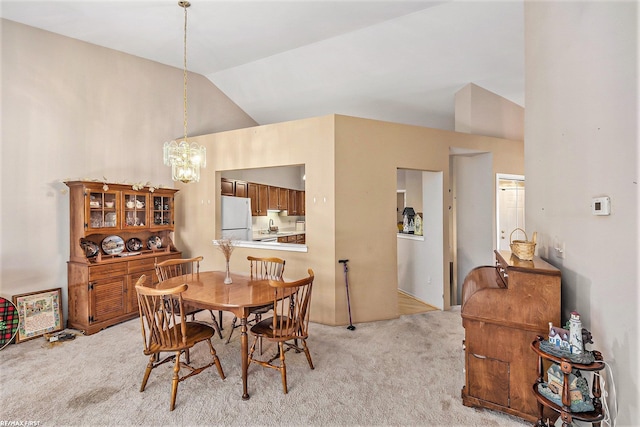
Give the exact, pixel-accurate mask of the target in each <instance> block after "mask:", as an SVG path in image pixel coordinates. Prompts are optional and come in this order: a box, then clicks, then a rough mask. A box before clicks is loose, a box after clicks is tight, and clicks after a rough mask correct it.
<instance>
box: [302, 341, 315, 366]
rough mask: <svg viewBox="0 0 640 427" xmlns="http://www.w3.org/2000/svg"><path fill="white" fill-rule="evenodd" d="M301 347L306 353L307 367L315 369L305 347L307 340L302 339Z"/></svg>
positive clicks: (307, 348)
mask: <svg viewBox="0 0 640 427" xmlns="http://www.w3.org/2000/svg"><path fill="white" fill-rule="evenodd" d="M302 348H303V349H304V354H306V355H307V362H309V367H310V368H311V369H315V368H314V367H313V362H312V361H311V353H309V347H307V340H302Z"/></svg>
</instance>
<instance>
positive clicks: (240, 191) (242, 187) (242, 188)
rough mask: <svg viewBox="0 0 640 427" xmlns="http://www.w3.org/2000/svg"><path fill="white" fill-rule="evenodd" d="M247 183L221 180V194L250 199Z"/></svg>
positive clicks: (226, 179) (227, 179)
mask: <svg viewBox="0 0 640 427" xmlns="http://www.w3.org/2000/svg"><path fill="white" fill-rule="evenodd" d="M247 184H248V183H247V182H245V181H239V180H236V179H229V178H221V179H220V194H221V195H223V196H233V197H249V195H248V194H249V193H248V189H247Z"/></svg>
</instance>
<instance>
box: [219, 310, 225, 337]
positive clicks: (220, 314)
mask: <svg viewBox="0 0 640 427" xmlns="http://www.w3.org/2000/svg"><path fill="white" fill-rule="evenodd" d="M218 319H220V330H221V331H223V330H224V327H223V326H222V310H218ZM220 338H222V337H220Z"/></svg>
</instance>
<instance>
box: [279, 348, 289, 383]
mask: <svg viewBox="0 0 640 427" xmlns="http://www.w3.org/2000/svg"><path fill="white" fill-rule="evenodd" d="M278 347H280V373H281V374H282V388H283V389H284V394H287V365H285V363H284V343H283V342H282V341H280V342H279V343H278Z"/></svg>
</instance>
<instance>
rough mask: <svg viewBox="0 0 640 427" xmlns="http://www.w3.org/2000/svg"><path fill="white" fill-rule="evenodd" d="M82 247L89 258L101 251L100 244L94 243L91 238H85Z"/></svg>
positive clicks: (81, 243) (81, 242)
mask: <svg viewBox="0 0 640 427" xmlns="http://www.w3.org/2000/svg"><path fill="white" fill-rule="evenodd" d="M80 247H81V248H82V249H83V250H84V254H85V256H86V257H87V258H93V257H94V256H96V255H98V252H100V248H99V247H98V245H96V244H95V243H93V242H92V241H91V240H84V239H83V240H82V241H80Z"/></svg>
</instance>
